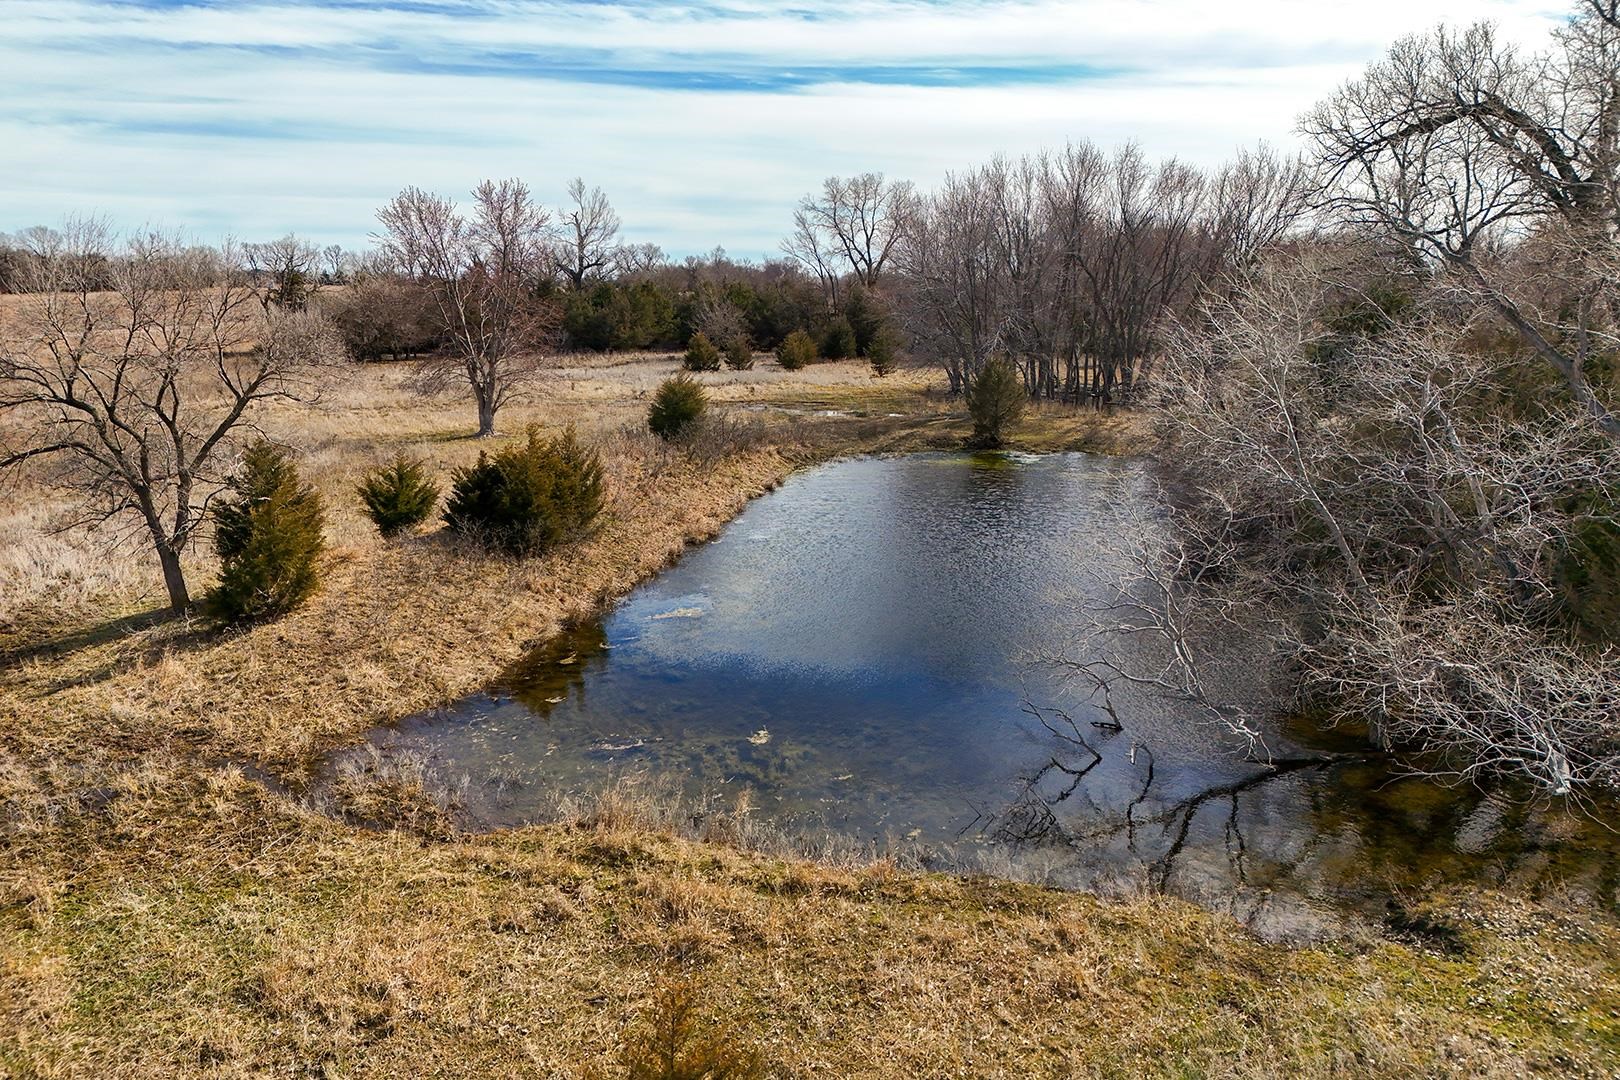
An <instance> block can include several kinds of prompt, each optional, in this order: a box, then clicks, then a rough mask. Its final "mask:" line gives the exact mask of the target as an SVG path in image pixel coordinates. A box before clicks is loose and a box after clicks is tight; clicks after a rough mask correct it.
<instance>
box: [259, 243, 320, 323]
mask: <svg viewBox="0 0 1620 1080" xmlns="http://www.w3.org/2000/svg"><path fill="white" fill-rule="evenodd" d="M242 256H243V260H244V261H245V262H246V264H247V270H248V281H249V283H250V284H252V285H253V286H254V288H255V289H256V290H257V291H258V293H259V302H260V303H262V304H263V305H264V306H265V308H266V309H268V308H270V307H278V308H283V309H285V310H287V311H303V310H304V309H305V308H306V307H308V306H309V298H310V296H311V295H313V294H314V292H315V290H316V289H317V288H319V287H320V284H321V266H322V263H323V261H326V262H331V261H333V260H332V259H330V258H329V257H328V256H327V255H326V254H324V253H323V252H321V251H319V250H317V249H316V247H315V245H314V244H311V243H310V242H308V241H307V240H300V239H299V238H298V237H296V236H294V235H293V234H292V233H288V234H287V235H286V236H283V237H282V238H281V239H279V240H271V241H268V242H266V243H262V244H243V245H242Z"/></svg>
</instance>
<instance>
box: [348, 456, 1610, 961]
mask: <svg viewBox="0 0 1620 1080" xmlns="http://www.w3.org/2000/svg"><path fill="white" fill-rule="evenodd" d="M1149 498H1150V495H1149V492H1148V487H1147V483H1146V477H1145V475H1144V471H1143V468H1142V466H1140V465H1139V464H1137V463H1133V462H1130V461H1126V460H1120V459H1113V458H1103V457H1093V456H1087V455H1082V454H1056V455H1045V456H1023V455H974V456H970V455H965V454H942V453H940V454H916V455H909V456H904V457H887V458H858V459H850V460H843V461H838V462H834V463H832V464H830V465H826V466H823V467H821V468H819V469H815V470H812V471H809V472H806V473H803V474H800V475H797V476H795V477H793V478H791V479H790V480H789V481H788V482H787V483H786V484H785V485H784V486H783V487H782V488H781V489H780V490H778V491H776V492H775V493H773V494H770V495H767V496H765V497H763V498H761V499H759V500H757V501H756V502H754V503H753V504H752V505H751V506H749V507H748V508H747V510H745V511H744V512H743V513H742V514H741V515H740V516H739V517H738V518H737V519H736V520H735V521H734V522H733V523H732V524H731V525H730V526H729V527H728V528H726V529H725V531H724V532H723V533H722V534H721V535H720V536H719V537H718V538H717V539H716V540H714V541H713V542H711V543H709V544H706V545H704V546H702V547H700V548H697V549H694V550H693V551H691V552H689V553H688V554H687V555H686V556H685V557H684V558H683V559H682V560H681V561H680V562H679V563H678V564H677V565H676V566H674V567H673V568H672V569H670V570H668V571H667V572H665V573H664V574H662V575H660V576H659V577H657V578H656V579H654V580H652V581H650V582H649V583H647V584H645V585H644V586H642V587H641V588H639V589H638V590H636V591H635V592H634V593H632V594H631V595H630V596H629V597H627V598H626V599H625V600H624V601H623V602H622V603H620V604H619V605H618V606H617V607H615V608H614V609H613V610H612V611H611V612H609V613H608V614H607V615H606V616H605V617H604V618H602V619H601V620H599V621H597V622H593V623H591V624H588V625H585V626H581V627H578V628H576V629H574V630H573V631H571V632H569V633H567V634H565V635H563V636H562V637H561V638H559V639H557V640H554V641H552V642H550V643H548V644H547V646H546V647H545V648H543V649H541V650H540V651H539V652H537V653H536V654H535V655H534V656H532V657H530V658H528V659H527V660H526V661H525V662H524V664H523V665H521V666H520V667H519V668H517V669H515V670H513V671H512V672H510V673H509V674H508V676H507V677H506V678H505V679H504V680H502V683H501V685H500V686H498V687H497V688H495V689H493V690H492V691H491V692H489V693H487V694H480V695H477V696H475V697H473V698H471V699H468V700H466V701H464V702H461V703H459V704H458V705H456V706H455V707H453V708H451V709H447V710H440V711H438V712H436V713H433V714H431V715H426V716H421V717H416V718H413V719H411V720H409V721H407V722H405V723H403V724H401V725H399V726H398V727H397V728H391V729H388V730H386V731H381V732H378V733H377V734H376V735H375V736H374V738H373V740H372V742H373V744H374V745H375V746H379V747H383V748H385V750H386V751H387V752H397V751H402V750H403V751H408V752H411V753H414V754H417V755H423V756H426V757H427V758H428V759H429V760H430V762H431V763H432V765H433V767H434V768H435V769H436V771H437V772H438V773H439V774H440V775H443V776H448V777H465V785H466V788H465V812H466V814H467V815H468V817H469V818H470V819H471V820H472V821H473V822H474V823H476V824H479V825H484V826H499V825H506V824H516V823H522V822H528V821H534V820H538V819H543V818H545V817H546V816H547V815H548V814H551V813H554V812H555V811H556V808H557V807H558V806H559V805H561V804H563V803H564V802H566V800H567V799H568V798H569V797H575V796H577V797H582V798H588V797H589V796H590V795H592V794H593V793H595V792H598V791H600V790H602V789H603V788H604V787H605V786H606V785H609V784H613V783H625V782H630V783H637V784H646V785H649V786H653V785H659V786H662V787H663V788H666V789H668V788H672V789H674V790H675V791H677V792H679V794H680V795H682V796H683V797H684V798H686V799H688V800H690V802H691V805H693V806H702V805H705V804H710V805H712V804H714V803H716V802H720V803H724V804H727V805H735V804H736V801H737V800H738V799H739V797H740V798H742V799H744V800H745V804H751V805H752V806H753V807H754V810H753V811H752V813H753V814H754V815H756V816H757V817H758V818H760V819H762V820H763V821H765V822H767V823H768V824H770V825H771V826H773V827H774V828H775V829H776V830H777V831H779V833H780V834H781V835H784V836H787V837H801V838H804V840H805V843H806V844H807V845H808V844H810V843H811V842H812V841H814V840H817V838H819V840H820V841H822V842H824V841H825V838H826V837H828V836H835V837H838V838H841V839H842V841H843V842H845V843H847V844H852V845H864V846H867V847H870V848H873V849H878V850H884V851H892V852H896V853H899V854H902V855H904V856H905V857H907V858H911V859H915V860H917V861H919V862H921V863H922V864H924V865H927V866H932V867H940V868H948V869H958V870H968V871H974V870H984V871H988V872H992V873H998V874H1002V875H1006V876H1013V877H1020V878H1027V879H1035V880H1041V881H1046V882H1049V883H1052V884H1056V885H1060V886H1066V887H1074V888H1086V889H1091V890H1096V891H1103V892H1130V891H1138V890H1143V889H1149V890H1154V889H1163V890H1167V891H1170V892H1174V893H1177V894H1180V895H1183V896H1187V897H1189V898H1192V899H1194V900H1197V901H1199V902H1201V903H1204V904H1205V905H1207V906H1210V907H1212V908H1217V909H1220V910H1227V911H1231V912H1232V913H1233V914H1235V915H1237V916H1238V917H1240V918H1242V919H1244V920H1245V921H1246V922H1248V923H1249V924H1250V925H1251V926H1253V927H1255V928H1256V929H1257V930H1259V931H1261V932H1262V933H1267V934H1269V935H1272V936H1277V937H1296V936H1314V935H1317V934H1320V933H1324V932H1332V931H1333V929H1334V928H1335V927H1336V926H1338V925H1339V923H1340V922H1341V921H1342V920H1343V919H1344V918H1346V917H1347V913H1363V914H1370V915H1372V916H1374V917H1382V916H1383V914H1384V913H1385V912H1386V911H1387V910H1388V909H1389V904H1390V901H1391V898H1392V897H1394V896H1396V895H1397V894H1400V895H1409V894H1410V892H1411V890H1413V889H1414V888H1417V887H1426V886H1430V885H1433V884H1436V883H1439V882H1443V881H1448V880H1463V879H1466V880H1482V881H1486V882H1488V883H1490V884H1495V885H1511V886H1517V887H1525V888H1530V889H1546V888H1553V887H1558V888H1566V889H1572V890H1575V891H1576V892H1577V893H1578V894H1579V895H1580V896H1581V897H1584V898H1586V899H1587V900H1589V901H1590V902H1592V903H1598V904H1602V905H1606V906H1610V907H1612V906H1613V905H1614V903H1615V883H1616V876H1617V869H1616V868H1617V866H1620V860H1617V858H1616V851H1617V845H1616V843H1615V838H1614V834H1612V833H1610V832H1609V831H1608V830H1607V829H1606V828H1604V827H1603V826H1602V825H1600V824H1598V823H1597V822H1596V821H1594V820H1593V819H1592V818H1591V817H1590V816H1581V815H1571V814H1569V813H1566V812H1564V811H1563V810H1562V808H1559V807H1554V806H1535V805H1526V804H1525V803H1523V802H1522V801H1521V800H1517V799H1515V798H1513V797H1511V796H1509V795H1506V794H1495V795H1487V794H1485V793H1482V792H1480V791H1477V790H1475V789H1471V788H1470V789H1451V788H1443V787H1440V786H1438V785H1435V784H1432V783H1428V782H1425V781H1421V780H1416V779H1400V778H1398V776H1397V774H1396V773H1395V772H1394V771H1393V770H1392V768H1391V766H1390V765H1389V764H1388V763H1387V762H1384V761H1381V760H1380V759H1379V758H1378V757H1377V756H1376V755H1372V754H1370V753H1368V752H1367V751H1366V748H1365V747H1364V746H1358V745H1356V743H1355V740H1354V739H1346V738H1344V737H1342V736H1341V737H1339V739H1338V740H1337V744H1336V745H1329V744H1328V743H1326V742H1325V741H1324V740H1323V739H1322V738H1321V737H1320V736H1318V735H1312V734H1311V733H1310V732H1309V731H1308V730H1306V729H1305V727H1304V726H1303V725H1300V724H1297V723H1296V724H1289V723H1287V722H1285V721H1284V720H1282V719H1279V720H1278V721H1277V723H1276V726H1275V728H1274V729H1273V730H1271V731H1269V732H1267V742H1268V744H1269V746H1270V747H1271V750H1272V752H1273V754H1274V755H1275V756H1276V758H1277V760H1287V761H1289V762H1290V764H1289V765H1288V766H1287V767H1284V768H1281V769H1278V768H1269V769H1268V768H1266V767H1263V766H1261V765H1257V764H1255V763H1253V762H1252V761H1248V760H1245V753H1244V750H1245V746H1244V744H1242V743H1241V742H1238V741H1236V740H1234V739H1232V738H1231V737H1229V736H1226V735H1224V734H1223V733H1222V732H1221V731H1220V730H1219V729H1218V728H1217V727H1215V726H1212V725H1211V723H1210V722H1209V720H1208V719H1207V718H1206V717H1204V716H1202V715H1200V714H1198V713H1197V712H1195V711H1193V710H1190V709H1188V708H1186V707H1184V706H1181V705H1178V704H1176V703H1173V702H1169V701H1165V700H1162V699H1156V698H1154V697H1149V696H1142V695H1138V696H1135V697H1130V698H1121V699H1116V702H1115V705H1116V712H1117V714H1118V716H1117V718H1118V721H1119V723H1120V728H1119V730H1113V729H1112V728H1110V727H1102V726H1097V725H1099V724H1102V723H1105V722H1107V721H1108V720H1109V717H1108V716H1107V715H1106V714H1104V713H1103V712H1102V711H1100V710H1099V709H1098V708H1097V707H1096V706H1094V705H1093V704H1091V703H1089V702H1087V701H1085V700H1081V699H1079V698H1078V697H1077V696H1076V695H1075V694H1074V693H1073V692H1072V690H1071V688H1069V687H1066V686H1065V685H1064V684H1062V683H1061V682H1060V681H1059V679H1058V676H1057V672H1056V671H1055V670H1054V669H1053V668H1052V667H1051V666H1050V665H1049V664H1043V663H1040V662H1037V661H1035V659H1034V657H1036V656H1037V655H1038V654H1041V653H1049V652H1055V651H1063V650H1064V649H1065V647H1066V646H1068V645H1069V643H1070V641H1071V638H1070V636H1069V633H1070V632H1069V630H1068V629H1067V628H1069V627H1070V626H1072V624H1074V622H1075V620H1076V612H1077V611H1078V610H1079V609H1080V608H1081V607H1082V606H1083V605H1084V603H1085V602H1086V601H1087V599H1088V598H1090V599H1096V598H1099V597H1101V598H1106V597H1107V595H1108V593H1109V590H1111V589H1113V588H1114V586H1113V585H1111V583H1110V580H1109V579H1110V576H1111V574H1112V573H1113V570H1112V569H1111V568H1113V567H1117V565H1118V563H1119V560H1120V558H1121V554H1122V551H1123V550H1124V546H1125V543H1126V539H1127V534H1128V530H1129V529H1130V528H1132V527H1139V524H1138V525H1135V526H1133V524H1132V522H1133V521H1136V522H1138V523H1139V521H1140V517H1141V515H1140V513H1137V512H1135V511H1137V510H1138V509H1139V508H1140V507H1141V506H1142V505H1144V503H1145V501H1146V500H1148V499H1149ZM1219 644H1220V645H1221V647H1222V648H1221V649H1220V650H1216V651H1217V652H1222V653H1223V654H1224V656H1225V659H1226V662H1227V663H1226V666H1227V669H1228V671H1229V672H1235V673H1236V680H1235V685H1236V692H1239V693H1246V694H1251V695H1258V694H1263V693H1264V692H1265V691H1264V686H1263V684H1264V679H1263V678H1261V674H1262V673H1259V672H1250V673H1247V674H1248V675H1249V676H1252V678H1248V679H1246V677H1245V674H1246V673H1245V671H1244V658H1245V656H1248V657H1251V658H1252V657H1254V656H1257V655H1258V654H1259V650H1258V649H1256V648H1254V645H1255V643H1254V642H1244V641H1241V640H1234V641H1226V642H1221V643H1219ZM1144 659H1151V658H1144ZM1234 661H1235V662H1234ZM1250 663H1251V666H1252V665H1253V663H1254V661H1253V660H1252V659H1251V661H1250ZM1245 682H1252V683H1253V685H1244V684H1245ZM1053 709H1062V710H1063V711H1064V712H1065V713H1066V714H1067V715H1068V716H1069V717H1071V718H1072V719H1073V721H1074V724H1073V726H1070V725H1069V723H1068V722H1067V721H1065V720H1063V719H1062V718H1061V717H1059V715H1058V714H1057V713H1056V712H1053V711H1052V710H1053ZM1043 719H1044V722H1043ZM1327 751H1335V752H1337V754H1339V755H1347V756H1331V755H1329V756H1324V754H1325V752H1327ZM626 777H628V778H629V780H628V781H627V780H626V779H625V778H626ZM744 792H746V794H744Z"/></svg>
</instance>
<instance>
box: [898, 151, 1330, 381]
mask: <svg viewBox="0 0 1620 1080" xmlns="http://www.w3.org/2000/svg"><path fill="white" fill-rule="evenodd" d="M1305 191H1306V185H1305V174H1304V171H1303V168H1302V166H1301V164H1300V163H1299V162H1298V161H1295V160H1289V159H1286V158H1282V157H1279V156H1277V155H1276V154H1274V153H1272V152H1270V151H1268V150H1265V149H1263V148H1262V149H1259V150H1255V151H1251V152H1247V153H1244V154H1242V155H1240V156H1239V157H1238V158H1237V159H1236V161H1234V162H1233V163H1232V164H1230V165H1228V166H1227V167H1225V168H1224V169H1222V170H1220V171H1219V172H1217V173H1215V174H1214V175H1213V176H1206V175H1204V174H1202V173H1200V172H1198V171H1196V170H1194V169H1192V168H1190V167H1188V166H1186V165H1184V164H1182V163H1180V162H1177V161H1175V160H1170V161H1166V162H1163V163H1161V164H1159V165H1157V166H1154V165H1150V164H1149V163H1148V162H1147V161H1146V159H1145V158H1144V157H1143V156H1142V154H1141V152H1140V150H1138V149H1137V148H1136V147H1135V146H1131V145H1127V146H1125V147H1123V148H1121V149H1120V150H1119V151H1118V152H1117V153H1115V154H1114V155H1113V156H1112V157H1106V156H1104V155H1103V154H1102V153H1100V152H1099V151H1098V150H1097V149H1096V148H1095V147H1094V146H1092V145H1090V144H1089V143H1080V144H1076V145H1072V146H1069V147H1067V148H1065V149H1064V150H1063V151H1061V152H1059V153H1056V154H1042V155H1038V156H1033V157H1025V158H1022V159H1019V160H1017V161H1012V160H1007V159H999V158H998V159H997V160H995V161H992V162H991V163H990V164H988V165H985V166H982V167H981V168H978V169H974V170H969V171H967V172H963V173H953V174H952V175H950V176H949V177H947V178H946V181H945V183H944V185H943V186H942V187H941V188H940V190H939V191H937V192H935V193H933V194H932V195H929V196H927V197H924V198H922V199H920V200H918V202H917V206H916V209H915V211H914V214H913V218H912V224H911V226H910V228H909V230H908V232H907V234H906V236H905V238H904V240H903V242H902V243H901V244H900V246H899V248H898V250H897V253H896V259H897V263H896V265H897V267H898V269H899V272H900V273H899V286H898V289H899V293H900V296H901V299H902V305H901V306H902V310H903V311H904V312H905V313H906V315H907V320H908V324H909V326H910V329H911V331H912V333H913V335H914V336H915V337H916V339H917V340H918V341H919V342H920V343H921V344H922V345H923V347H924V348H925V349H926V350H927V351H931V352H933V353H934V354H935V355H936V356H937V357H939V359H940V362H941V364H942V365H943V366H944V367H945V370H946V374H947V376H948V377H949V379H950V384H951V388H952V390H953V391H957V390H962V389H964V388H965V387H966V386H967V385H968V384H969V383H971V381H972V379H973V378H974V376H975V374H976V373H977V372H978V371H979V370H980V369H981V368H982V367H983V365H984V364H985V363H986V362H987V361H988V359H989V358H990V357H991V356H992V355H993V354H997V353H1000V354H1004V355H1006V356H1007V357H1008V358H1009V359H1011V360H1012V361H1013V362H1014V363H1016V364H1017V365H1018V366H1019V368H1020V370H1021V371H1022V372H1023V373H1024V381H1025V386H1026V389H1028V390H1029V392H1030V393H1031V394H1034V395H1038V396H1044V397H1061V398H1064V399H1067V400H1081V399H1087V398H1089V399H1090V400H1093V401H1095V402H1097V403H1099V404H1102V403H1109V402H1113V401H1116V400H1119V399H1122V398H1123V399H1128V398H1129V397H1130V395H1131V393H1132V389H1133V386H1134V383H1135V382H1136V380H1137V379H1138V378H1139V377H1140V376H1141V375H1143V374H1144V373H1145V372H1146V371H1147V370H1148V369H1149V368H1150V366H1151V364H1152V361H1153V358H1154V356H1155V355H1156V353H1157V352H1158V350H1159V348H1160V343H1161V330H1162V327H1163V324H1164V320H1165V318H1166V317H1167V316H1168V315H1173V314H1175V313H1178V312H1185V311H1188V310H1190V308H1191V306H1192V305H1193V304H1194V302H1195V301H1196V300H1197V299H1198V298H1199V297H1200V296H1201V295H1203V292H1204V291H1205V290H1207V289H1209V288H1212V287H1217V286H1219V285H1220V283H1221V282H1222V281H1223V280H1224V276H1225V275H1227V274H1228V273H1229V272H1231V271H1232V270H1234V269H1236V268H1238V267H1240V266H1243V265H1245V264H1247V263H1249V262H1252V261H1253V260H1254V259H1255V258H1256V257H1257V255H1258V254H1259V253H1260V252H1261V251H1263V250H1265V249H1266V248H1267V247H1269V246H1271V245H1273V244H1275V243H1277V242H1278V241H1279V240H1281V239H1282V238H1283V237H1284V236H1285V235H1287V233H1288V232H1289V230H1290V229H1292V228H1293V227H1294V225H1295V223H1296V222H1297V221H1298V220H1299V218H1300V216H1301V213H1302V212H1303V209H1304V198H1303V195H1304V193H1305Z"/></svg>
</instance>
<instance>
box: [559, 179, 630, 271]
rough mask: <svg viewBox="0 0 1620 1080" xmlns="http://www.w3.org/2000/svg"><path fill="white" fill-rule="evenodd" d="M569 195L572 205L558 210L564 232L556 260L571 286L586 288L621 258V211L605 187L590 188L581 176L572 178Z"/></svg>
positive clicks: (562, 231) (561, 228)
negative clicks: (619, 243)
mask: <svg viewBox="0 0 1620 1080" xmlns="http://www.w3.org/2000/svg"><path fill="white" fill-rule="evenodd" d="M568 199H569V205H568V206H565V207H564V208H563V209H562V210H560V211H558V214H557V217H558V223H559V227H560V231H561V233H562V236H561V238H560V239H559V240H558V242H557V251H556V264H557V269H558V270H559V271H561V273H562V275H563V276H564V277H565V278H567V279H568V284H569V285H570V286H572V287H573V288H575V289H582V288H584V287H585V283H586V282H587V281H590V280H591V279H593V278H595V277H598V276H600V275H601V274H602V273H603V271H605V270H609V269H612V267H613V266H614V263H615V261H616V260H617V259H618V258H619V248H618V246H617V244H616V239H617V237H618V235H619V215H618V214H617V213H615V212H614V210H613V206H612V204H611V203H609V202H608V198H607V196H606V195H605V194H603V192H602V189H601V188H591V189H590V190H589V191H587V190H585V181H584V180H583V179H581V178H579V177H575V178H574V179H573V180H572V181H570V182H569V184H568Z"/></svg>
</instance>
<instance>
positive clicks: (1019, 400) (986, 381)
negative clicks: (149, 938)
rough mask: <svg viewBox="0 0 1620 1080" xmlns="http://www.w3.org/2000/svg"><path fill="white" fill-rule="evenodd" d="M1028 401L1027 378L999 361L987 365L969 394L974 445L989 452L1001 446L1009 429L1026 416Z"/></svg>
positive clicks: (1011, 366) (972, 442)
mask: <svg viewBox="0 0 1620 1080" xmlns="http://www.w3.org/2000/svg"><path fill="white" fill-rule="evenodd" d="M1024 400H1025V395H1024V378H1023V376H1022V375H1020V374H1019V373H1018V369H1017V368H1016V367H1014V366H1013V365H1012V363H1011V362H1010V361H1008V360H1005V359H1003V358H1001V357H996V358H994V359H992V360H991V361H990V362H989V363H988V364H986V365H984V370H983V371H981V372H979V377H978V378H977V379H974V380H973V385H972V386H970V387H968V392H967V405H968V415H969V416H971V417H972V418H973V438H972V439H971V440H970V442H971V445H973V446H975V447H979V448H981V449H985V450H994V449H996V448H997V447H999V446H1001V444H1002V437H1003V436H1004V435H1005V434H1006V430H1007V428H1008V427H1010V426H1012V425H1013V424H1015V423H1017V421H1018V418H1019V417H1020V416H1022V415H1023V414H1024Z"/></svg>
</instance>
